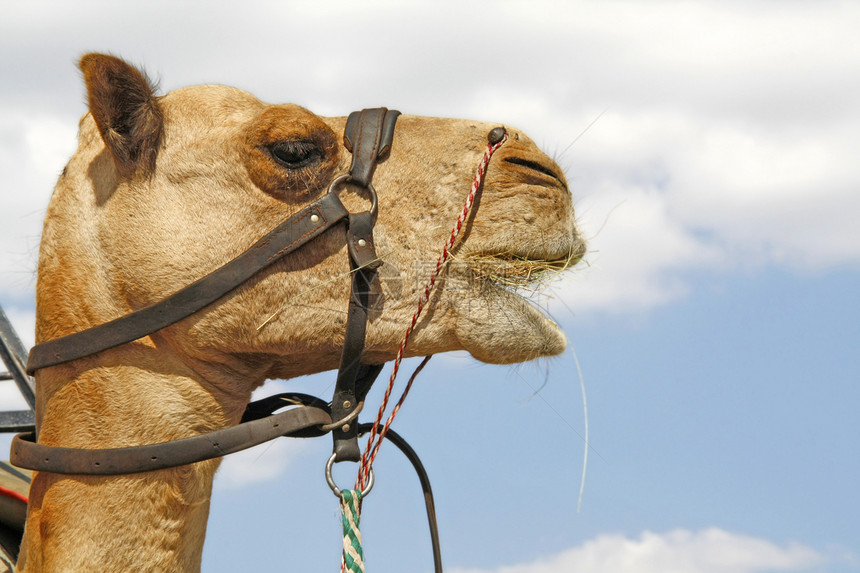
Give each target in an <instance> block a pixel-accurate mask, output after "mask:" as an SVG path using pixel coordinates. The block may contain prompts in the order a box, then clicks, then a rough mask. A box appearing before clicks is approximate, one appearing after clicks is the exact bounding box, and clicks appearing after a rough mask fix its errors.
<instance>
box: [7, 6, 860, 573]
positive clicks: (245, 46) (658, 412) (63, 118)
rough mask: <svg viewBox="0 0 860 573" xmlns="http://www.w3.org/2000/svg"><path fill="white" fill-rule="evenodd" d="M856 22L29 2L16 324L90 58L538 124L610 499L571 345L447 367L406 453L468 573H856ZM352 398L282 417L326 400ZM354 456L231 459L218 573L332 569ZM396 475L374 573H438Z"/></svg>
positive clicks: (371, 556) (284, 454) (626, 10)
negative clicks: (570, 208) (570, 196)
mask: <svg viewBox="0 0 860 573" xmlns="http://www.w3.org/2000/svg"><path fill="white" fill-rule="evenodd" d="M858 22H860V9H858V7H857V6H856V5H855V4H853V3H847V2H835V1H822V2H816V3H802V2H778V3H777V2H764V1H754V2H740V1H737V2H735V1H728V2H708V1H687V2H669V1H657V2H649V3H636V2H625V1H613V2H584V1H571V2H546V1H533V2H528V3H525V2H496V3H482V2H474V3H463V2H435V3H432V4H430V3H420V2H418V3H411V4H408V5H406V4H402V3H394V2H372V3H369V4H367V5H365V6H364V7H363V9H359V8H358V7H356V6H354V5H353V4H352V3H344V2H319V3H310V2H281V3H262V2H260V3H255V2H244V3H240V4H229V5H228V4H225V5H221V4H219V3H217V2H206V3H194V2H191V3H186V4H183V5H182V6H181V7H180V6H177V5H174V4H172V3H167V2H148V3H146V4H132V3H124V4H121V5H120V4H118V3H106V2H92V1H89V2H87V1H83V2H76V3H75V5H74V7H70V6H69V5H67V4H63V3H56V4H52V3H45V2H30V3H27V4H26V6H25V5H23V3H4V4H3V5H2V6H0V78H2V81H0V172H2V173H3V179H2V186H3V203H2V204H3V208H4V211H5V213H6V221H5V224H4V226H3V227H2V228H0V303H2V305H3V307H4V309H6V311H7V313H8V314H10V316H12V318H13V320H14V321H15V322H16V324H17V325H18V326H19V329H20V330H21V332H22V337H23V338H25V340H26V341H27V342H28V343H31V342H32V334H31V331H32V323H33V312H34V311H33V307H32V302H31V301H32V298H33V284H34V268H35V252H36V248H37V245H38V235H39V227H40V222H41V218H42V216H43V213H44V208H45V206H46V204H47V199H48V197H49V195H50V191H51V189H52V187H53V182H54V180H55V179H56V176H57V174H58V173H59V170H60V169H61V168H62V166H63V164H64V163H65V161H66V159H67V157H68V156H69V155H70V154H71V152H72V150H73V148H74V145H75V131H76V128H77V120H78V118H79V116H80V115H81V114H82V113H84V111H85V109H84V104H83V101H84V98H83V89H82V86H81V84H80V79H79V77H78V73H77V71H76V70H75V68H74V62H75V60H76V59H77V58H78V57H79V56H80V55H81V54H82V53H84V52H87V51H109V52H112V53H115V54H118V55H122V56H124V57H126V58H128V59H130V60H132V61H134V62H137V63H141V64H143V65H144V66H145V67H146V68H147V69H148V71H149V72H150V73H151V74H152V75H154V76H157V77H159V78H160V80H161V87H162V89H163V90H165V91H166V90H169V89H173V88H175V87H180V86H182V85H188V84H194V83H202V82H210V83H226V84H232V85H236V86H238V87H242V88H244V89H247V90H249V91H251V92H253V93H255V94H256V95H257V96H259V97H261V98H262V99H264V100H267V101H272V102H287V101H291V102H295V103H299V104H301V105H305V106H306V107H309V108H310V109H312V110H313V111H316V112H317V113H321V114H327V115H344V114H346V113H348V112H349V111H351V110H353V109H357V108H361V107H367V106H377V105H386V106H389V107H396V108H398V109H400V110H401V111H403V112H404V113H411V114H420V115H440V116H453V117H471V118H475V119H482V120H488V121H497V122H505V123H508V124H511V125H516V126H517V127H519V128H521V129H523V130H524V131H526V132H527V133H529V134H530V135H531V136H532V138H534V139H535V140H536V141H537V142H538V143H539V144H541V145H542V146H543V148H544V149H545V151H547V152H548V153H550V154H552V155H554V156H555V157H556V158H557V160H558V161H559V163H560V164H561V165H562V166H563V167H564V168H565V170H566V172H567V176H568V179H569V180H570V182H571V183H572V185H573V192H574V197H575V199H576V203H577V212H578V216H579V220H580V223H581V225H582V227H583V229H584V231H585V233H586V234H587V236H588V237H589V239H590V253H589V255H588V256H587V258H586V262H587V264H585V265H583V266H582V268H579V269H577V270H574V271H573V272H571V273H568V274H567V275H566V276H565V277H563V278H560V279H558V280H557V281H556V282H554V283H552V284H551V285H549V288H548V289H547V290H546V291H545V292H544V293H543V294H542V295H539V296H538V297H536V299H535V302H536V304H541V305H544V306H546V308H547V309H548V311H549V312H550V313H551V314H552V315H553V316H554V317H555V318H556V320H557V321H558V322H559V323H560V324H561V325H562V327H563V328H564V330H565V332H566V333H567V335H568V338H569V341H570V345H571V347H572V348H574V349H575V350H576V353H577V355H578V357H579V361H580V363H581V366H582V371H583V375H584V379H585V384H586V389H587V396H588V411H589V435H590V444H591V450H590V451H589V458H588V471H587V478H586V484H585V490H584V495H583V501H582V507H581V511H579V512H577V497H578V494H579V487H580V478H581V474H582V465H583V446H584V443H583V440H582V437H581V435H582V434H583V433H584V423H585V420H584V417H583V404H582V398H581V393H580V386H579V379H578V376H577V371H576V365H575V361H574V358H573V355H572V353H571V351H570V349H568V352H567V353H566V354H564V355H562V356H559V357H556V358H552V359H545V360H539V361H537V362H535V363H529V364H523V365H518V366H514V367H499V366H489V365H482V364H480V363H478V362H476V361H475V360H473V359H471V358H470V357H468V356H467V355H464V354H453V355H449V356H438V357H436V358H434V360H433V361H431V363H430V366H429V367H428V368H427V369H426V370H425V371H424V373H423V374H422V375H421V376H420V377H419V379H418V381H417V382H416V387H415V389H414V390H413V392H412V394H410V397H409V399H408V401H407V404H406V406H405V407H404V409H403V411H402V413H401V415H400V416H399V418H398V420H397V422H396V426H395V427H396V429H397V430H398V431H399V432H401V433H402V434H403V435H404V436H406V437H407V439H409V440H410V441H411V442H412V444H413V446H414V447H415V448H416V449H417V450H418V451H419V453H420V454H421V455H422V458H423V459H424V463H425V465H426V466H427V467H428V470H429V471H430V475H431V478H432V480H433V486H434V491H435V492H436V495H437V507H438V512H439V521H440V527H441V535H442V548H443V554H444V555H445V560H446V567H447V570H450V571H455V572H457V573H543V572H549V571H589V572H603V571H612V572H621V573H628V572H630V573H651V572H657V571H660V572H666V571H683V572H691V573H716V572H729V571H731V572H750V573H752V572H764V571H769V572H770V571H815V572H819V571H824V572H843V571H858V570H860V501H858V496H857V494H856V485H855V484H856V482H857V476H858V475H860V445H858V439H857V433H858V432H857V430H858V424H857V422H856V410H857V408H858V405H860V384H858V382H860V380H859V379H858V378H860V376H858V374H857V372H858V371H860V358H858V346H860V345H858V343H860V326H858V324H860V303H858V292H860V272H858V267H860V264H858V263H860V230H858V219H860V162H858V161H857V159H856V157H857V152H858V150H860V103H858V102H860V40H858V39H857V34H856V25H857V23H858ZM360 25H364V26H366V28H364V29H365V30H369V31H370V33H368V34H367V36H366V37H367V38H369V40H368V41H369V48H368V50H366V51H362V50H359V49H357V48H355V45H354V43H353V40H352V37H353V36H352V34H354V33H355V30H356V29H358V28H359V27H360ZM597 118H599V119H597ZM595 119H597V121H596V122H594V120H595ZM592 122H594V123H593V125H591V127H590V128H589V127H588V126H589V125H590V124H592ZM413 367H414V363H412V362H409V363H407V365H406V371H407V372H408V371H409V370H411V368H413ZM331 379H332V375H331V374H324V375H319V376H315V377H311V378H308V379H302V380H297V381H290V382H281V381H277V382H270V383H269V384H267V385H266V387H265V388H264V389H263V391H264V392H275V391H278V390H281V389H283V388H298V389H303V390H307V391H313V392H315V393H319V394H322V395H325V394H327V393H328V391H329V389H328V388H329V385H330V384H331ZM536 390H539V394H538V395H535V391H536ZM375 400H376V401H377V403H378V400H379V396H378V395H376V398H375ZM373 401H374V400H373V398H372V399H371V403H373ZM19 405H20V402H19V400H17V399H16V397H15V392H14V390H13V389H12V388H9V387H5V386H3V387H0V406H6V407H19ZM329 448H330V445H329V443H328V442H327V441H326V440H318V441H303V442H290V441H287V440H282V441H281V442H278V443H275V444H272V445H268V446H263V447H261V448H259V449H255V450H252V451H250V452H246V453H243V454H238V455H237V456H236V457H235V458H233V459H229V460H228V461H227V462H225V464H224V465H223V467H222V469H221V470H220V471H219V475H218V477H217V478H216V486H215V495H214V498H213V505H212V514H211V519H210V525H209V534H208V539H207V545H206V548H205V552H204V567H203V569H204V571H207V572H221V571H224V572H226V571H236V570H240V571H241V570H261V571H269V570H301V571H326V570H334V569H335V568H336V567H337V562H338V559H339V553H338V544H339V542H340V541H339V529H338V528H339V524H338V515H337V505H336V503H335V499H334V497H333V496H332V495H331V493H330V492H329V490H328V488H327V487H326V486H325V483H324V481H323V479H322V469H323V465H324V463H325V459H326V458H327V452H328V450H329ZM376 474H377V486H376V489H374V491H373V493H372V494H371V496H370V498H369V499H368V501H367V503H366V504H365V510H364V513H363V516H362V520H363V531H364V536H365V551H366V554H367V561H368V571H372V572H374V573H382V572H386V571H391V572H394V571H404V570H406V571H430V570H431V569H432V565H431V561H430V554H429V540H428V538H427V533H426V526H425V525H424V516H423V508H422V505H421V503H422V502H421V496H420V489H419V486H418V483H417V480H416V479H415V477H414V476H413V475H412V474H411V473H410V471H409V468H408V465H407V463H406V462H405V460H404V459H403V458H402V457H401V456H400V454H399V453H398V452H396V450H394V448H392V447H384V448H383V450H382V453H381V454H380V457H379V460H378V462H377V464H376ZM342 479H343V480H347V479H348V478H346V477H343V478H342Z"/></svg>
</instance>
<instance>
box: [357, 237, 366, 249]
mask: <svg viewBox="0 0 860 573" xmlns="http://www.w3.org/2000/svg"><path fill="white" fill-rule="evenodd" d="M358 246H359V247H366V246H367V241H365V240H364V239H359V240H358Z"/></svg>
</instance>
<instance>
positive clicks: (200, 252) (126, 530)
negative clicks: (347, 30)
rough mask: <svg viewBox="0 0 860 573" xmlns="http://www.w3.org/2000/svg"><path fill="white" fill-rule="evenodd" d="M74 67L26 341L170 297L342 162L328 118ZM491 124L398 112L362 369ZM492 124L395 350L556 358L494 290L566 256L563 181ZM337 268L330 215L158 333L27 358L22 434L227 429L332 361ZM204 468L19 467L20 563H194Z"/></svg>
mask: <svg viewBox="0 0 860 573" xmlns="http://www.w3.org/2000/svg"><path fill="white" fill-rule="evenodd" d="M81 69H82V70H83V74H84V79H85V81H86V85H87V92H88V96H89V108H90V110H89V113H88V114H86V115H85V116H84V117H83V119H82V120H81V122H80V132H79V146H78V149H77V151H76V152H75V154H74V155H73V157H72V158H71V160H70V161H69V163H68V164H67V165H66V167H65V168H64V169H63V172H62V175H61V176H60V179H59V181H58V183H57V186H56V189H55V191H54V195H53V197H52V199H51V203H50V205H49V207H48V211H47V215H46V218H45V227H44V232H43V235H42V242H41V249H40V255H39V273H38V282H37V295H36V296H37V326H36V337H37V341H39V342H42V341H48V340H53V339H56V338H58V337H61V336H64V335H67V334H71V333H74V332H78V331H82V330H86V329H88V328H90V327H93V326H97V325H100V324H103V323H106V322H108V321H110V320H112V319H115V318H118V317H121V316H124V315H126V314H128V313H130V312H132V311H135V310H138V309H141V308H143V307H147V306H149V305H151V304H153V303H156V302H158V301H160V300H162V299H164V298H165V297H167V296H169V295H171V294H173V293H174V292H176V291H179V290H180V289H182V288H183V287H185V286H187V285H189V284H191V283H192V282H194V281H196V280H197V279H199V278H201V277H203V276H204V275H207V274H208V273H210V272H211V271H213V270H215V269H217V268H219V267H221V266H222V265H224V264H225V263H227V262H228V261H230V260H232V259H233V258H235V257H236V256H237V255H239V254H240V253H242V252H244V251H245V250H246V249H248V248H249V247H250V246H251V245H253V244H254V243H255V242H256V241H258V240H259V239H260V238H261V237H263V236H265V235H266V234H267V233H269V231H271V230H272V229H274V228H275V227H277V226H278V225H280V224H281V223H282V222H284V221H285V220H286V219H288V218H289V217H290V216H291V215H293V214H295V213H296V212H298V211H299V210H301V209H302V208H303V207H304V206H305V205H307V204H309V203H311V202H313V201H315V200H317V199H318V198H320V197H322V196H323V195H324V194H325V193H327V192H328V189H329V184H330V182H331V181H332V180H333V179H334V178H335V177H337V176H338V175H339V174H342V173H345V172H347V171H348V168H349V165H350V162H351V155H350V153H349V151H348V150H347V149H346V148H345V147H344V143H343V137H342V134H343V131H344V127H345V124H346V118H344V117H333V118H329V117H320V116H318V115H315V114H314V113H312V112H310V111H308V110H306V109H303V108H301V107H298V106H296V105H270V104H267V103H264V102H261V101H260V100H258V99H257V98H255V97H254V96H252V95H251V94H249V93H246V92H244V91H241V90H238V89H235V88H231V87H225V86H215V85H208V86H196V87H189V88H184V89H179V90H175V91H172V92H170V93H168V94H166V95H164V96H156V95H155V94H154V92H153V89H152V87H151V85H150V84H149V82H148V81H147V79H146V77H145V76H144V75H143V74H142V73H141V72H140V71H138V70H136V69H135V68H133V67H132V66H129V65H128V64H126V63H125V62H123V61H122V60H119V59H117V58H114V57H111V56H104V55H97V54H90V55H87V56H84V58H83V59H82V60H81ZM496 127H499V126H498V125H497V124H490V123H480V122H476V121H467V120H456V119H437V118H426V117H413V116H401V117H400V118H399V120H398V122H397V127H396V130H395V134H394V140H393V144H392V147H391V152H390V154H389V156H388V157H387V158H386V159H385V161H384V162H382V163H380V164H379V165H378V167H377V169H376V172H375V175H374V178H373V185H374V187H375V188H376V192H377V195H378V212H379V216H378V220H377V222H376V226H375V229H374V243H375V249H376V253H377V254H378V256H379V258H380V259H381V261H382V264H381V266H380V267H379V269H378V271H377V273H376V274H375V279H374V284H373V285H372V287H373V291H374V292H375V293H377V295H376V296H375V298H374V304H373V305H372V307H371V308H370V312H369V319H368V325H367V337H366V344H365V352H364V355H363V361H364V362H365V363H368V364H374V363H376V364H378V363H382V362H385V361H388V360H391V359H393V358H394V356H395V354H396V353H397V349H398V347H399V345H400V343H401V340H402V337H403V335H404V332H405V330H406V328H407V326H408V325H409V324H410V322H411V319H412V315H413V312H414V311H415V307H416V303H417V300H418V296H419V292H420V291H422V290H423V286H424V281H425V280H426V278H427V277H428V275H429V274H430V273H431V271H432V270H433V267H434V266H435V261H436V259H437V257H438V255H439V252H440V250H441V249H442V246H443V245H444V244H445V242H446V239H447V238H448V236H449V234H450V232H451V228H452V226H453V225H454V223H455V221H456V220H457V216H458V214H459V213H460V212H461V211H462V209H463V204H464V201H465V198H466V196H467V195H468V193H469V189H470V186H471V183H472V177H473V174H474V172H475V169H476V167H477V165H478V163H479V160H480V158H481V156H482V154H483V152H484V150H485V149H486V146H487V138H488V134H489V133H490V132H491V131H492V130H493V129H494V128H496ZM506 131H507V134H508V139H507V141H506V142H505V143H504V144H502V145H501V147H499V148H498V150H497V151H496V153H495V155H494V156H493V158H492V160H491V161H490V164H489V167H488V169H487V172H486V175H485V178H484V183H483V188H482V189H481V190H480V192H479V194H478V198H477V200H476V202H475V204H474V207H473V209H472V212H471V215H470V217H469V219H468V220H467V221H466V222H465V225H464V227H463V230H462V232H461V235H460V238H459V242H458V243H457V244H456V246H455V248H454V250H453V253H454V259H453V262H452V263H451V264H449V265H448V266H447V268H446V269H444V272H443V274H442V275H441V277H440V279H439V281H440V282H439V285H438V288H437V289H436V290H435V292H434V294H433V297H432V299H431V300H430V302H429V305H428V306H427V307H426V310H425V311H424V314H423V315H422V316H421V318H420V321H419V322H418V324H417V327H416V329H415V330H414V332H413V335H412V338H411V339H410V345H409V347H408V350H407V355H413V356H414V355H427V354H431V353H438V352H444V351H449V350H463V349H465V350H467V351H468V352H470V353H471V354H472V355H473V356H474V357H475V358H477V359H479V360H482V361H485V362H494V363H513V362H521V361H525V360H530V359H533V358H537V357H540V356H550V355H554V354H558V353H560V352H561V351H562V350H563V349H564V346H565V338H564V335H563V334H562V333H561V331H560V330H559V328H558V326H557V325H556V324H555V323H553V322H552V321H551V320H550V319H549V318H547V317H546V316H545V315H544V313H543V312H541V311H540V310H538V309H536V308H535V307H533V306H532V305H531V304H529V303H528V302H527V301H526V300H525V299H524V298H522V297H520V296H519V295H518V294H517V293H516V292H513V291H512V290H511V289H510V288H509V287H510V285H511V284H512V283H513V284H517V283H518V281H519V282H522V281H523V280H524V279H523V277H525V278H526V279H527V278H528V277H529V276H531V275H530V273H531V272H532V271H533V270H534V269H540V268H543V269H547V268H549V269H553V268H555V269H557V268H561V267H565V266H568V265H570V264H572V263H575V262H576V261H577V260H578V259H579V258H581V256H582V255H583V252H584V243H583V241H582V239H581V237H580V235H579V231H578V230H577V227H576V224H575V222H574V213H573V202H572V198H571V194H570V190H569V188H568V185H567V183H566V181H565V178H564V175H563V173H562V171H561V169H559V167H558V165H556V164H555V163H554V162H553V161H552V160H551V159H550V158H549V157H547V156H546V155H544V154H543V153H542V152H541V151H540V150H539V149H538V148H537V146H536V145H535V144H534V143H533V142H532V141H531V140H530V139H529V138H528V137H526V136H525V134H523V133H522V132H520V131H518V130H516V129H514V128H512V127H506ZM338 193H339V197H340V199H341V201H342V202H343V203H344V205H345V206H346V207H347V208H349V209H350V211H353V212H357V211H364V210H366V209H367V206H368V201H367V196H366V193H364V192H363V190H361V189H358V188H352V187H350V185H346V186H345V187H343V188H339V190H338ZM349 271H350V263H349V258H348V255H347V245H346V233H345V231H344V228H343V224H337V225H335V226H333V227H331V228H330V229H328V230H327V231H325V232H324V233H323V234H321V235H320V236H319V237H317V238H315V239H313V240H311V241H310V242H308V243H307V244H305V245H304V246H302V247H300V248H299V249H298V250H296V251H295V252H293V253H291V254H289V255H287V256H286V257H284V258H282V259H280V260H279V261H278V262H276V263H274V264H272V265H270V266H269V267H267V268H266V269H264V270H262V271H260V272H258V273H257V274H255V275H254V276H253V277H252V278H251V279H250V280H248V281H247V282H245V283H243V284H242V285H241V286H240V287H238V288H237V289H235V290H233V291H231V292H230V293H229V294H227V295H225V296H223V297H221V298H220V299H218V300H217V301H216V302H214V303H212V304H211V305H209V306H207V307H206V308H204V309H203V310H201V311H199V312H196V313H195V314H193V315H191V316H189V317H188V318H185V319H183V320H181V321H179V322H177V323H175V324H173V325H172V326H169V327H167V328H164V329H161V330H158V331H156V332H154V333H152V334H150V335H149V336H145V337H143V338H140V339H138V340H136V341H134V342H131V343H128V344H123V345H121V346H117V347H115V348H112V349H110V350H105V351H102V352H99V353H97V354H93V355H90V356H87V357H84V358H80V359H77V360H74V361H72V362H69V363H67V364H61V365H58V366H54V367H50V368H44V369H40V370H39V371H38V372H37V374H36V377H37V387H38V389H39V391H38V393H37V404H36V417H37V424H38V426H39V442H40V443H43V444H46V445H57V446H67V447H76V448H108V447H123V446H130V445H140V444H153V443H159V442H164V441H170V440H175V439H178V438H183V437H189V436H194V435H198V434H201V433H203V432H207V431H211V430H216V429H219V428H224V427H227V426H231V425H235V424H236V423H237V422H238V421H239V418H240V417H241V415H242V412H243V411H244V409H245V406H246V405H247V403H248V400H249V398H250V394H251V391H252V390H253V388H254V387H255V386H257V385H259V384H261V383H262V382H263V381H264V380H266V379H267V378H276V377H277V378H290V377H294V376H298V375H301V374H309V373H313V372H319V371H324V370H329V369H334V368H336V367H337V365H338V361H339V357H340V353H341V348H342V346H343V340H344V331H345V324H346V316H347V304H348V299H349V295H350V282H351V277H350V275H349ZM525 282H528V281H527V280H525ZM216 467H217V461H215V460H209V461H206V462H200V463H197V464H192V465H189V466H182V467H179V468H171V469H164V470H159V471H154V472H145V473H141V474H134V475H124V476H116V477H112V476H106V477H103V476H79V477H76V478H74V479H68V478H66V477H65V476H62V475H58V474H51V473H49V472H40V473H38V474H37V476H36V477H35V478H34V480H33V486H32V488H31V491H30V504H29V513H28V523H27V529H26V532H25V536H24V542H23V545H22V557H21V560H20V561H19V563H18V566H19V569H20V570H22V571H42V570H46V571H47V570H51V571H60V570H62V571H71V570H95V569H98V570H111V571H112V570H131V569H134V570H138V571H195V570H199V565H200V559H201V552H202V543H203V536H204V532H205V524H206V519H207V515H208V507H209V496H210V494H211V486H212V478H213V475H214V472H215V468H216ZM132 564H134V565H132Z"/></svg>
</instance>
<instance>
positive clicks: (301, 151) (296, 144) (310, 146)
mask: <svg viewBox="0 0 860 573" xmlns="http://www.w3.org/2000/svg"><path fill="white" fill-rule="evenodd" d="M268 149H269V153H271V154H272V157H274V158H275V161H277V162H278V163H280V164H281V165H283V166H284V167H286V168H287V169H301V168H302V167H307V166H308V165H310V164H312V163H316V162H317V161H319V160H320V158H321V157H322V151H320V149H319V148H318V147H317V146H316V144H315V143H314V142H312V141H300V140H299V141H278V142H276V143H273V144H271V145H269V146H268Z"/></svg>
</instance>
